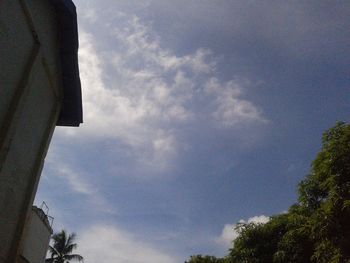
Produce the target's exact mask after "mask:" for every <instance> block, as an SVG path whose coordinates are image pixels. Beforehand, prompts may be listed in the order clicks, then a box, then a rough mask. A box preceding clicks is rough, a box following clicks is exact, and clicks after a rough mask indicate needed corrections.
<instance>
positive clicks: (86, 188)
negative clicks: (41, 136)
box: [44, 148, 116, 214]
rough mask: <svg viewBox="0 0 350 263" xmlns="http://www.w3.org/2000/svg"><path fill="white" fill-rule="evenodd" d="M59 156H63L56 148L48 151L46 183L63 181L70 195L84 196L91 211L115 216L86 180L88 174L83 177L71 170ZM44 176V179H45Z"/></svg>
mask: <svg viewBox="0 0 350 263" xmlns="http://www.w3.org/2000/svg"><path fill="white" fill-rule="evenodd" d="M61 156H64V154H62V152H61V153H60V152H59V151H58V149H57V148H53V149H52V150H50V154H49V155H48V158H47V159H46V164H45V165H47V167H49V168H48V169H49V172H46V173H49V174H50V179H49V180H46V182H47V183H51V184H56V183H57V180H62V179H63V182H64V184H65V186H67V189H69V190H70V191H71V193H73V194H77V195H84V196H85V197H86V199H84V200H85V201H86V203H87V204H89V205H90V207H91V208H93V209H92V210H93V211H97V212H104V213H108V214H115V213H116V209H115V207H113V206H112V205H110V204H109V203H108V202H107V200H106V199H105V198H104V197H103V193H101V192H100V191H99V189H98V188H97V187H96V186H95V185H93V184H92V183H91V182H90V181H89V179H87V178H88V175H87V173H88V172H87V171H84V175H82V173H83V172H81V171H80V170H79V169H76V168H72V167H71V165H70V164H68V163H67V162H65V161H64V159H62V157H61ZM46 173H45V174H46ZM45 174H44V178H46V175H45ZM65 194H66V193H65Z"/></svg>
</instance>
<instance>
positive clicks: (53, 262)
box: [45, 230, 84, 263]
mask: <svg viewBox="0 0 350 263" xmlns="http://www.w3.org/2000/svg"><path fill="white" fill-rule="evenodd" d="M74 239H75V234H74V233H72V234H70V235H68V237H67V234H66V232H65V231H64V230H62V231H61V232H59V233H56V234H54V235H53V236H52V240H53V246H49V251H50V253H51V257H50V258H47V259H46V260H45V263H69V261H71V260H78V261H83V260H84V258H83V257H82V256H80V255H78V254H72V252H73V250H74V249H76V248H77V246H78V245H77V244H76V243H73V242H74Z"/></svg>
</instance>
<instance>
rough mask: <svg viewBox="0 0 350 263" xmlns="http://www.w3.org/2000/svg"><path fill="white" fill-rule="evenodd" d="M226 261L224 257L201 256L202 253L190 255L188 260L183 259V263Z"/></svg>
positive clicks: (216, 262) (217, 262)
mask: <svg viewBox="0 0 350 263" xmlns="http://www.w3.org/2000/svg"><path fill="white" fill-rule="evenodd" d="M226 262H227V263H228V262H229V261H226V259H224V258H216V257H214V256H207V255H206V256H202V255H195V256H190V259H189V261H185V263H226Z"/></svg>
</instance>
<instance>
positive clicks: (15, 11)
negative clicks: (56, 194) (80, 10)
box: [0, 0, 62, 263]
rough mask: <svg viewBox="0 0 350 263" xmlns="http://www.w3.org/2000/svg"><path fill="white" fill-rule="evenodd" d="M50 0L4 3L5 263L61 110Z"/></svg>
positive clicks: (0, 231) (1, 168)
mask: <svg viewBox="0 0 350 263" xmlns="http://www.w3.org/2000/svg"><path fill="white" fill-rule="evenodd" d="M55 30H56V21H55V13H54V9H53V7H52V6H51V5H50V3H49V1H48V0H0V39H1V41H0V58H1V59H0V263H3V262H6V263H7V262H15V260H16V257H17V255H18V253H19V247H20V243H21V237H22V234H23V229H24V226H25V223H26V220H27V218H28V215H29V212H30V210H31V206H32V203H33V199H34V196H35V192H36V189H37V185H38V181H39V177H40V174H41V170H42V166H43V161H44V158H45V156H46V152H47V148H48V145H49V142H50V139H51V136H52V133H53V131H54V128H55V125H56V121H57V118H58V114H59V111H60V107H61V101H62V93H61V89H62V87H61V84H60V81H59V80H60V79H61V76H60V71H59V61H58V46H57V45H58V42H57V37H56V31H55Z"/></svg>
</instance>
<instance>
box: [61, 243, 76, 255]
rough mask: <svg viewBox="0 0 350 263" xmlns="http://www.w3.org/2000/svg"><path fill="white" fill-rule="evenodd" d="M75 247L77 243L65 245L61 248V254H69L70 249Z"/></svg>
mask: <svg viewBox="0 0 350 263" xmlns="http://www.w3.org/2000/svg"><path fill="white" fill-rule="evenodd" d="M77 247H78V245H77V244H70V245H67V246H65V248H64V249H63V251H62V253H63V254H71V253H72V251H73V250H74V249H76V248H77Z"/></svg>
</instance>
